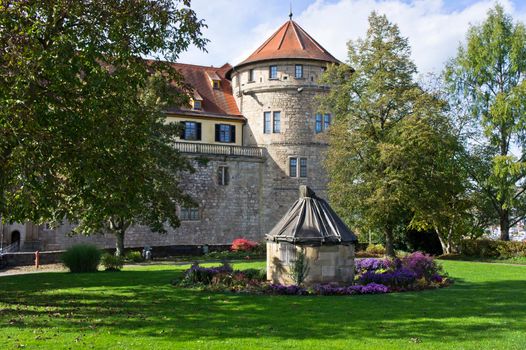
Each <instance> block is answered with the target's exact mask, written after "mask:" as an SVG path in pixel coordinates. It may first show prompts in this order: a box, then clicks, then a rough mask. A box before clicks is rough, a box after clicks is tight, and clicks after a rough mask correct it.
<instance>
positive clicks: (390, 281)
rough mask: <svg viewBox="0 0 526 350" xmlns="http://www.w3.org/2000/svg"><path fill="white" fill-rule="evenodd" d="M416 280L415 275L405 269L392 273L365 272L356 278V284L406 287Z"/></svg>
mask: <svg viewBox="0 0 526 350" xmlns="http://www.w3.org/2000/svg"><path fill="white" fill-rule="evenodd" d="M416 279H417V275H416V274H415V273H414V272H413V271H411V270H409V269H406V268H400V269H397V270H394V271H387V272H384V273H376V272H374V271H367V272H365V273H363V274H362V275H360V276H359V277H358V283H359V284H362V285H367V284H370V283H376V284H382V285H384V286H389V287H398V288H400V287H408V286H410V285H411V284H413V283H414V282H415V281H416Z"/></svg>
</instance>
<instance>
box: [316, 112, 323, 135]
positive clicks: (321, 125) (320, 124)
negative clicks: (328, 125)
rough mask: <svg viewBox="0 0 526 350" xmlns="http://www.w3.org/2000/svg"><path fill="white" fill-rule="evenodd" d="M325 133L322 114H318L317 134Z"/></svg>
mask: <svg viewBox="0 0 526 350" xmlns="http://www.w3.org/2000/svg"><path fill="white" fill-rule="evenodd" d="M322 131H323V120H322V115H321V113H316V133H317V134H318V133H320V132H322Z"/></svg>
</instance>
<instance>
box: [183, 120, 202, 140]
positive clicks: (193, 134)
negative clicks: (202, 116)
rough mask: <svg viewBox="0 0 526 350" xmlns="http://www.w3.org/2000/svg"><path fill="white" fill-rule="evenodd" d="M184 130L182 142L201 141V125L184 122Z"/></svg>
mask: <svg viewBox="0 0 526 350" xmlns="http://www.w3.org/2000/svg"><path fill="white" fill-rule="evenodd" d="M183 125H184V130H183V132H182V134H181V139H182V140H190V141H199V140H201V123H196V122H183Z"/></svg>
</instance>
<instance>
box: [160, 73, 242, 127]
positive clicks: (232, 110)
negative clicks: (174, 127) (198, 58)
mask: <svg viewBox="0 0 526 350" xmlns="http://www.w3.org/2000/svg"><path fill="white" fill-rule="evenodd" d="M172 66H173V67H174V68H176V69H177V70H178V71H179V72H180V73H181V74H182V75H183V77H184V79H185V81H186V83H188V84H189V85H190V86H191V87H192V88H193V89H194V96H200V97H201V98H202V109H201V110H193V109H191V108H190V107H177V108H175V107H174V108H168V109H167V112H168V113H184V114H191V115H192V116H207V117H228V118H236V119H240V120H245V118H244V117H243V116H242V115H241V113H240V112H239V108H238V107H237V104H236V101H235V99H234V95H233V94H232V86H231V83H230V80H228V79H227V78H226V77H225V75H226V73H227V72H228V71H229V70H230V69H232V66H231V65H230V64H228V63H225V64H224V65H223V66H221V67H208V66H197V65H193V64H184V63H172ZM210 79H219V80H220V81H221V83H220V87H219V89H214V88H213V86H212V81H211V80H210ZM196 92H197V94H196Z"/></svg>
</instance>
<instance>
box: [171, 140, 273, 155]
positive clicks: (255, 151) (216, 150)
mask: <svg viewBox="0 0 526 350" xmlns="http://www.w3.org/2000/svg"><path fill="white" fill-rule="evenodd" d="M174 146H175V148H176V149H178V150H179V151H181V152H182V153H200V154H217V155H225V156H237V157H258V158H262V157H263V148H261V147H245V146H231V145H214V144H210V143H193V142H176V143H175V144H174Z"/></svg>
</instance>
